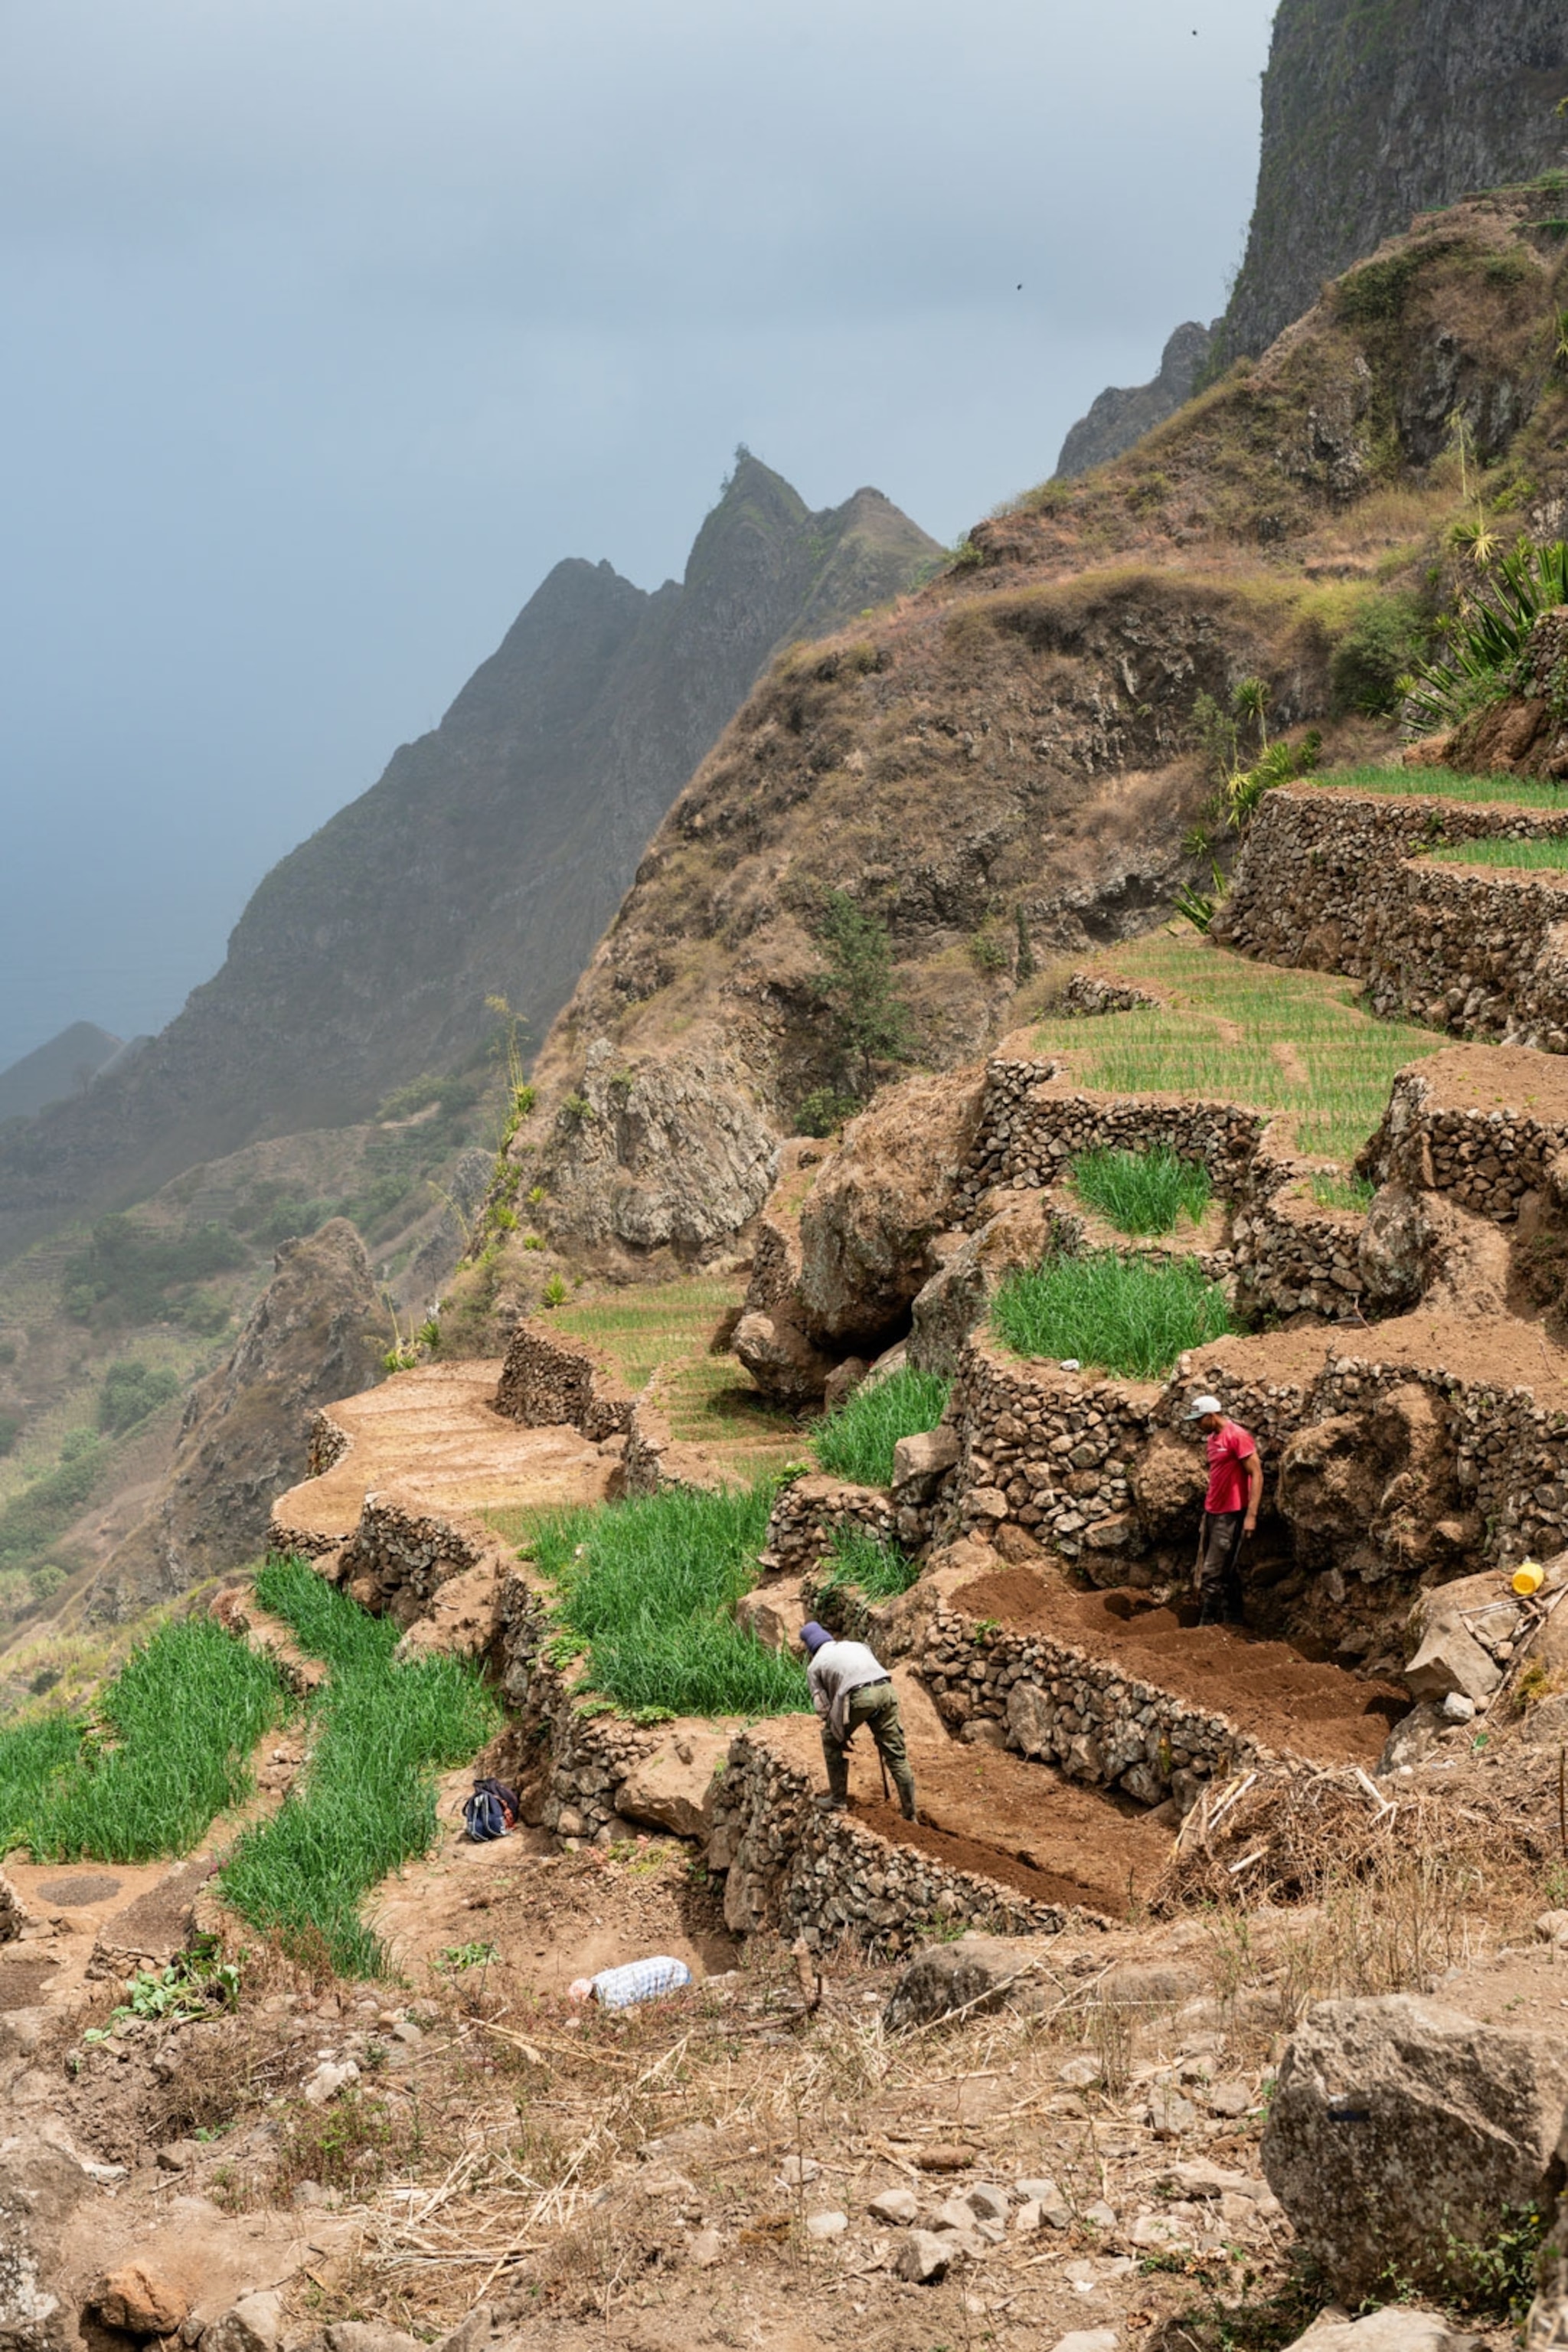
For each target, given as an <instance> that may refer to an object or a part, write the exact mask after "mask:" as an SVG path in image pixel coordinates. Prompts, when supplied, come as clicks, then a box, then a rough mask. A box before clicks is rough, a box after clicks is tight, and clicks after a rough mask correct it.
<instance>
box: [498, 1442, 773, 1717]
mask: <svg viewBox="0 0 1568 2352" xmlns="http://www.w3.org/2000/svg"><path fill="white" fill-rule="evenodd" d="M775 1492H776V1487H775V1486H774V1484H773V1481H772V1480H771V1479H766V1478H761V1479H758V1480H757V1482H756V1483H755V1484H754V1485H753V1486H749V1487H742V1488H732V1487H731V1488H727V1489H724V1488H721V1489H718V1490H713V1489H709V1488H700V1487H692V1486H672V1487H669V1488H668V1489H667V1490H666V1491H665V1492H664V1493H663V1494H659V1495H650V1496H646V1497H643V1498H641V1499H639V1500H638V1501H637V1502H631V1503H611V1504H608V1505H606V1506H605V1507H601V1508H599V1509H595V1510H575V1511H558V1512H552V1513H551V1514H549V1515H548V1516H547V1517H544V1518H543V1519H542V1520H541V1522H540V1523H539V1525H538V1526H537V1527H536V1528H535V1529H534V1534H533V1540H532V1550H533V1558H534V1560H535V1562H536V1563H537V1565H538V1567H539V1568H540V1570H542V1573H543V1574H544V1575H545V1576H547V1577H549V1578H550V1580H552V1583H553V1584H554V1586H555V1588H556V1591H557V1593H558V1595H559V1599H558V1602H557V1609H556V1614H557V1616H558V1617H559V1619H560V1622H561V1624H562V1627H563V1632H564V1633H565V1634H566V1635H567V1636H569V1637H570V1638H571V1639H573V1640H574V1641H575V1643H577V1644H578V1645H579V1647H580V1648H581V1649H583V1650H584V1651H585V1652H586V1654H587V1666H588V1675H587V1678H588V1682H589V1685H590V1686H591V1687H592V1689H593V1690H595V1691H596V1692H600V1693H602V1694H603V1695H604V1696H605V1697H606V1698H608V1699H612V1700H613V1701H614V1702H615V1704H616V1706H618V1707H621V1708H622V1709H624V1710H625V1711H626V1713H627V1714H630V1715H642V1716H645V1717H647V1716H654V1717H657V1716H659V1715H746V1716H763V1715H796V1714H800V1713H803V1712H805V1710H806V1709H807V1708H808V1706H809V1704H810V1702H809V1699H808V1697H807V1695H806V1687H805V1667H804V1665H802V1664H801V1663H800V1661H799V1660H798V1659H797V1658H795V1657H794V1656H792V1655H791V1654H788V1653H787V1652H786V1653H783V1654H776V1653H775V1652H773V1651H772V1650H768V1649H764V1648H763V1644H762V1643H760V1642H759V1641H757V1640H756V1638H755V1637H754V1635H752V1633H748V1632H747V1631H746V1630H745V1629H744V1628H743V1627H742V1626H740V1625H737V1624H736V1622H735V1620H734V1615H733V1611H734V1607H735V1603H736V1601H739V1600H740V1598H741V1596H742V1593H744V1592H749V1591H751V1588H752V1585H753V1584H754V1583H755V1582H756V1579H757V1554H758V1552H759V1551H760V1550H761V1549H762V1547H763V1538H765V1536H766V1534H767V1528H768V1516H769V1513H770V1512H771V1511H772V1509H773V1496H774V1494H775Z"/></svg>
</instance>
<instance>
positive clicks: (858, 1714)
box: [800, 1623, 915, 1822]
mask: <svg viewBox="0 0 1568 2352" xmlns="http://www.w3.org/2000/svg"><path fill="white" fill-rule="evenodd" d="M800 1641H801V1647H802V1648H803V1649H804V1650H805V1654H806V1660H807V1664H806V1670H805V1678H806V1681H807V1683H808V1684H809V1685H810V1687H811V1703H812V1705H813V1706H814V1707H815V1708H816V1712H817V1714H818V1715H819V1716H820V1717H822V1753H823V1757H824V1759H825V1760H826V1765H827V1794H826V1797H819V1798H818V1799H817V1803H818V1804H819V1805H821V1806H822V1807H823V1808H824V1809H825V1810H826V1811H830V1812H842V1811H843V1810H844V1808H845V1806H846V1805H847V1803H848V1802H849V1743H850V1741H851V1740H852V1739H853V1738H854V1737H855V1734H856V1733H857V1731H858V1729H859V1728H860V1726H861V1725H862V1724H863V1723H864V1724H868V1725H869V1727H870V1731H871V1737H872V1738H873V1739H874V1740H875V1741H876V1743H877V1753H878V1754H879V1756H880V1758H881V1759H882V1761H883V1763H884V1764H885V1765H886V1766H887V1768H888V1769H889V1772H890V1773H891V1774H892V1776H893V1781H894V1784H895V1786H896V1787H897V1789H898V1791H899V1803H900V1807H901V1808H902V1811H903V1816H904V1819H905V1821H907V1822H912V1821H913V1820H914V1819H915V1776H914V1774H913V1773H912V1772H911V1771H910V1757H909V1750H908V1748H906V1747H905V1746H904V1727H903V1725H902V1724H901V1723H900V1721H899V1701H898V1696H897V1694H896V1693H895V1691H894V1689H893V1678H892V1676H891V1675H889V1672H888V1669H887V1667H886V1666H884V1665H882V1664H879V1661H878V1660H877V1659H876V1658H875V1657H873V1655H872V1654H871V1652H870V1651H869V1650H868V1648H867V1647H866V1644H865V1643H864V1642H836V1641H835V1640H834V1638H833V1635H832V1634H831V1633H829V1632H828V1630H827V1628H826V1625H818V1624H816V1623H813V1624H810V1625H803V1626H802V1627H801V1629H800Z"/></svg>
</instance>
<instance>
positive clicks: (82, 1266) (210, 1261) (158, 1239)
mask: <svg viewBox="0 0 1568 2352" xmlns="http://www.w3.org/2000/svg"><path fill="white" fill-rule="evenodd" d="M246 1262H247V1251H246V1249H245V1246H244V1244H243V1243H241V1242H239V1241H237V1239H236V1237H235V1235H234V1234H232V1233H230V1232H229V1230H228V1228H227V1226H226V1225H220V1224H216V1223H207V1224H205V1225H198V1226H196V1228H195V1231H194V1232H192V1233H188V1234H160V1233H153V1232H151V1231H149V1230H148V1228H147V1227H145V1226H143V1225H139V1224H137V1223H135V1221H134V1220H133V1219H132V1218H131V1217H129V1216H124V1215H117V1216H112V1217H100V1219H99V1221H98V1223H97V1224H96V1225H94V1227H93V1229H92V1237H91V1239H90V1240H89V1242H88V1244H87V1245H86V1247H85V1248H83V1249H79V1250H78V1251H77V1252H76V1253H75V1254H74V1255H72V1256H70V1257H68V1259H67V1260H66V1263H65V1266H64V1268H63V1271H62V1285H63V1288H64V1294H65V1307H66V1313H67V1314H68V1315H69V1316H70V1317H71V1318H73V1320H75V1321H76V1322H78V1323H90V1324H93V1325H97V1326H110V1327H111V1326H113V1325H115V1324H133V1323H156V1322H172V1323H184V1324H185V1325H186V1326H187V1327H188V1328H190V1329H191V1330H193V1331H201V1332H207V1333H210V1332H213V1331H220V1330H222V1328H223V1327H224V1324H225V1323H226V1321H227V1319H228V1318H227V1314H226V1310H225V1309H224V1308H223V1307H222V1306H221V1305H219V1304H217V1303H216V1302H215V1301H214V1300H212V1299H211V1298H208V1297H204V1296H203V1295H202V1294H201V1293H200V1292H199V1291H197V1290H196V1289H195V1287H194V1286H195V1284H197V1283H200V1282H204V1281H205V1280H206V1279H207V1278H208V1277H209V1276H212V1275H215V1274H228V1273H232V1272H233V1271H234V1269H235V1268H236V1267H237V1266H241V1265H245V1264H246Z"/></svg>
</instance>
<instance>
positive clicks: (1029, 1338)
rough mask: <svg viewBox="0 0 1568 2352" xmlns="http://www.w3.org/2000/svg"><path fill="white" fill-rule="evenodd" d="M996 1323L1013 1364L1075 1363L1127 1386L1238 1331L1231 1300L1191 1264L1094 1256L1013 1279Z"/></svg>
mask: <svg viewBox="0 0 1568 2352" xmlns="http://www.w3.org/2000/svg"><path fill="white" fill-rule="evenodd" d="M992 1323H993V1326H994V1328H995V1330H996V1332H997V1333H998V1335H999V1336H1000V1338H1001V1339H1003V1340H1004V1342H1005V1344H1006V1346H1008V1347H1009V1348H1011V1349H1013V1351H1014V1353H1015V1354H1016V1355H1019V1356H1037V1357H1052V1358H1055V1359H1056V1360H1058V1361H1060V1360H1062V1359H1064V1358H1069V1357H1075V1356H1076V1357H1077V1358H1078V1360H1079V1362H1080V1363H1083V1364H1087V1365H1090V1366H1093V1367H1094V1368H1095V1369H1096V1370H1100V1371H1107V1372H1116V1373H1119V1374H1121V1376H1122V1377H1123V1378H1124V1379H1128V1380H1142V1381H1152V1380H1158V1379H1159V1378H1160V1377H1161V1376H1162V1375H1163V1373H1165V1372H1168V1371H1169V1370H1170V1369H1171V1367H1172V1365H1173V1363H1174V1362H1175V1360H1176V1358H1177V1357H1178V1356H1179V1355H1181V1354H1182V1352H1183V1350H1184V1349H1187V1348H1201V1347H1204V1346H1205V1345H1206V1344H1207V1342H1208V1341H1209V1340H1211V1339H1223V1338H1224V1336H1225V1334H1226V1332H1227V1331H1228V1330H1229V1329H1230V1328H1232V1327H1231V1321H1230V1311H1229V1308H1228V1307H1227V1306H1226V1297H1225V1293H1224V1291H1223V1290H1222V1289H1221V1288H1220V1287H1219V1285H1218V1284H1217V1283H1215V1282H1210V1281H1209V1280H1208V1279H1207V1277H1206V1276H1205V1275H1204V1274H1203V1273H1202V1272H1200V1270H1199V1268H1198V1267H1197V1266H1196V1265H1194V1263H1193V1262H1192V1260H1191V1259H1190V1258H1145V1257H1123V1256H1121V1254H1120V1253H1119V1252H1118V1251H1116V1250H1089V1251H1086V1252H1085V1254H1084V1255H1082V1256H1081V1257H1058V1258H1051V1259H1048V1260H1047V1263H1046V1264H1045V1265H1040V1266H1036V1267H1033V1268H1027V1269H1023V1270H1020V1271H1019V1272H1017V1273H1016V1274H1010V1275H1009V1276H1007V1278H1006V1279H1005V1282H1004V1283H1003V1284H1002V1286H1001V1288H1000V1289H999V1290H998V1292H997V1294H996V1299H995V1304H994V1307H993V1308H992Z"/></svg>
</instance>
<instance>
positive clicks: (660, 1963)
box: [594, 1953, 691, 2009]
mask: <svg viewBox="0 0 1568 2352" xmlns="http://www.w3.org/2000/svg"><path fill="white" fill-rule="evenodd" d="M690 1982H691V1970H690V1969H689V1968H688V1967H687V1965H686V1962H685V1961H684V1960H672V1959H671V1958H669V1957H668V1953H656V1954H655V1955H654V1957H653V1958H652V1959H647V1960H628V1961H627V1962H626V1966H625V1968H621V1969H600V1971H599V1973H598V1975H597V1976H596V1977H595V1979H594V1998H595V2000H596V2001H597V2002H598V2004H599V2007H600V2008H601V2009H633V2008H635V2007H636V2006H637V2002H638V2001H639V2000H657V1999H658V1995H659V1994H660V1993H661V1992H676V1991H679V1988H680V1987H681V1986H682V1985H689V1983H690Z"/></svg>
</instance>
